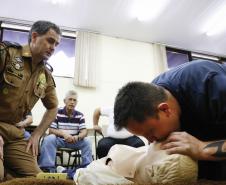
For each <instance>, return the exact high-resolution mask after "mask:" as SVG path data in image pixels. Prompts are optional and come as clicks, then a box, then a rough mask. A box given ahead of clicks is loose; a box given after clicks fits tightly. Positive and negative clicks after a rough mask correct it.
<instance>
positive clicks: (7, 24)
mask: <svg viewBox="0 0 226 185" xmlns="http://www.w3.org/2000/svg"><path fill="white" fill-rule="evenodd" d="M1 27H2V28H11V29H16V30H26V31H28V30H30V27H29V26H25V25H16V24H10V23H4V22H3V23H2V24H1Z"/></svg>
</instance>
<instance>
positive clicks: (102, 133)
mask: <svg viewBox="0 0 226 185" xmlns="http://www.w3.org/2000/svg"><path fill="white" fill-rule="evenodd" d="M107 128H108V125H103V126H102V127H101V130H102V132H101V133H100V132H97V131H96V130H95V131H94V144H95V155H96V159H97V143H98V139H97V137H98V135H99V136H102V138H104V137H105V136H106V134H107Z"/></svg>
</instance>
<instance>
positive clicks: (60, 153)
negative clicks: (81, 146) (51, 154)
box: [55, 148, 81, 168]
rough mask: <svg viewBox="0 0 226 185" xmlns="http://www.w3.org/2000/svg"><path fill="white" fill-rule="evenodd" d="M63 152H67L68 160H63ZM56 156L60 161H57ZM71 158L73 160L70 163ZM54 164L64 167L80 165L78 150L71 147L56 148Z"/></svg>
mask: <svg viewBox="0 0 226 185" xmlns="http://www.w3.org/2000/svg"><path fill="white" fill-rule="evenodd" d="M64 153H67V154H68V160H67V162H66V163H65V162H64ZM58 158H59V159H60V163H58V160H57V159H58ZM73 158H74V159H73ZM71 160H73V162H72V163H71ZM55 164H56V166H57V165H60V166H63V167H66V168H70V167H74V166H75V165H80V164H81V153H80V150H77V149H71V148H58V149H57V152H56V161H55Z"/></svg>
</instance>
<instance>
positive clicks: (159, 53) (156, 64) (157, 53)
mask: <svg viewBox="0 0 226 185" xmlns="http://www.w3.org/2000/svg"><path fill="white" fill-rule="evenodd" d="M151 48H152V51H153V52H152V53H153V56H152V58H153V59H152V61H153V69H152V73H153V75H154V76H157V75H159V74H160V73H162V72H164V71H166V70H167V69H168V65H167V57H166V47H165V46H164V45H161V44H152V47H151Z"/></svg>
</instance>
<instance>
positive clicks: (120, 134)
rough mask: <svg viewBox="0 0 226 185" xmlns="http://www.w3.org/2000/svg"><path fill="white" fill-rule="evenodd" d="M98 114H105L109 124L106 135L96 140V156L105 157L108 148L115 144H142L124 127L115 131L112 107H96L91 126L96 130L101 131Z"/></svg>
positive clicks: (134, 145) (137, 145)
mask: <svg viewBox="0 0 226 185" xmlns="http://www.w3.org/2000/svg"><path fill="white" fill-rule="evenodd" d="M100 116H107V117H108V118H109V125H108V129H107V137H104V138H103V139H101V140H100V141H99V142H98V146H97V156H98V158H102V157H105V156H106V155H107V154H108V151H109V150H110V148H111V147H112V146H113V145H115V144H123V145H128V146H132V147H140V146H144V142H143V141H142V140H141V139H140V138H139V137H137V136H135V135H133V134H131V133H130V132H128V131H127V130H126V129H123V130H121V131H116V130H115V127H114V114H113V108H112V107H102V108H96V109H95V111H94V113H93V128H94V130H96V131H98V132H100V133H101V132H102V130H101V127H100V126H98V122H99V118H100Z"/></svg>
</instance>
